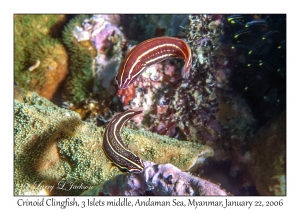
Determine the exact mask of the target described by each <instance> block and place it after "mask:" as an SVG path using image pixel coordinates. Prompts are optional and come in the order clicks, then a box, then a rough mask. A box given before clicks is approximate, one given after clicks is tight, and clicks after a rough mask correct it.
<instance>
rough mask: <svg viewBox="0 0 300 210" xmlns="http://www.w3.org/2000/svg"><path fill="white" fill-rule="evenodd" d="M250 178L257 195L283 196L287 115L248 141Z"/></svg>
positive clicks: (272, 122)
mask: <svg viewBox="0 0 300 210" xmlns="http://www.w3.org/2000/svg"><path fill="white" fill-rule="evenodd" d="M248 156H250V157H248V158H249V159H250V161H249V164H248V167H249V174H250V176H251V178H252V180H253V182H254V185H255V187H256V189H257V190H258V191H259V193H260V195H268V196H270V195H286V112H285V111H284V112H282V113H281V114H279V115H278V116H276V117H274V118H273V119H272V120H270V121H269V122H268V123H266V124H265V125H264V126H262V127H261V128H260V129H259V130H258V131H257V132H256V134H255V136H253V137H252V138H251V150H250V154H248Z"/></svg>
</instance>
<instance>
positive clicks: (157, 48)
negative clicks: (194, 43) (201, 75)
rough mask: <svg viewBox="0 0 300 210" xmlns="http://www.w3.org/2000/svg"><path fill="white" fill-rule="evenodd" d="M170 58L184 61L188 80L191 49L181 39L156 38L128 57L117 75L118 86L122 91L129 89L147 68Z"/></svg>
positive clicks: (145, 42)
mask: <svg viewBox="0 0 300 210" xmlns="http://www.w3.org/2000/svg"><path fill="white" fill-rule="evenodd" d="M170 57H178V58H182V59H184V61H185V65H184V67H183V69H182V76H183V78H185V79H187V78H188V77H189V72H190V68H191V65H192V56H191V49H190V47H189V46H188V45H187V44H186V43H185V42H184V41H183V40H182V39H179V38H175V37H156V38H153V39H149V40H146V41H144V42H142V43H140V44H139V45H137V46H136V47H134V48H133V49H131V50H130V52H129V53H128V54H127V55H126V57H125V59H124V60H123V62H122V63H121V65H120V67H119V70H118V73H117V75H116V81H117V84H118V86H119V87H120V88H122V89H125V88H127V87H128V86H129V85H130V84H132V83H133V82H134V81H135V80H136V79H137V77H138V76H139V75H140V74H141V73H142V72H143V71H144V69H145V68H146V67H148V66H150V65H152V64H155V63H158V62H161V61H163V60H166V59H168V58H170Z"/></svg>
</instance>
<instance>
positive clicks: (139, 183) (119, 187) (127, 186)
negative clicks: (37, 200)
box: [82, 161, 227, 196]
mask: <svg viewBox="0 0 300 210" xmlns="http://www.w3.org/2000/svg"><path fill="white" fill-rule="evenodd" d="M144 165H145V170H144V171H143V173H139V174H120V175H118V176H116V177H115V178H113V179H111V180H109V181H107V182H105V183H104V185H103V186H97V187H95V188H93V189H90V190H87V191H85V192H84V193H83V194H82V195H149V194H151V195H162V196H170V195H172V196H174V195H187V196H193V195H194V196H197V195H227V193H226V192H225V191H224V190H222V189H221V188H220V187H219V186H218V185H216V184H213V183H211V182H209V181H207V180H204V179H201V178H199V177H195V176H192V175H190V174H189V173H186V172H183V171H181V170H179V169H178V168H176V167H175V166H174V165H172V164H160V165H158V164H154V163H152V162H149V161H144Z"/></svg>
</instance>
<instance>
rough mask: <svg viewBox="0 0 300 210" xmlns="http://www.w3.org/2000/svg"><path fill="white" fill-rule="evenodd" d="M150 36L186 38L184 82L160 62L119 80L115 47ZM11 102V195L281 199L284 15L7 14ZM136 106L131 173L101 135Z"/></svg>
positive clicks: (129, 138) (129, 130)
mask: <svg viewBox="0 0 300 210" xmlns="http://www.w3.org/2000/svg"><path fill="white" fill-rule="evenodd" d="M161 36H166V37H177V38H180V39H182V40H184V41H185V42H186V43H187V44H188V45H189V47H190V49H191V55H192V67H191V69H190V75H189V78H188V79H184V78H183V77H182V75H181V70H182V68H183V66H184V60H183V59H178V58H170V59H167V60H165V61H162V62H159V63H156V64H153V65H151V66H149V67H148V68H147V69H145V70H144V71H143V72H142V73H141V75H140V76H139V77H138V78H137V79H136V80H135V81H134V82H133V83H132V84H131V85H130V86H129V87H128V88H126V89H121V88H119V87H118V85H117V83H116V81H115V76H116V74H117V71H118V69H119V67H120V65H121V62H122V60H123V59H124V58H125V56H126V54H127V53H128V52H130V50H131V49H134V46H136V45H138V44H139V43H141V42H143V41H145V40H147V39H150V38H153V37H161ZM14 99H15V100H14V140H15V144H14V193H15V195H41V194H43V195H80V194H84V195H227V194H228V195H229V194H230V195H286V111H285V110H286V15H285V14H243V15H237V14H225V15H224V14H223V15H222V14H220V15H217V14H213V15H204V14H199V15H196V14H195V15H188V14H173V15H172V14H168V15H164V14H160V15H155V14H151V15H142V14H134V15H129V14H122V15H117V14H115V15H113V14H110V15H104V14H101V15H83V14H81V15H75V14H74V15H71V14H68V15H50V14H47V15H24V14H16V15H14ZM138 107H141V108H142V109H143V114H142V115H140V116H139V117H138V118H134V119H133V120H132V121H129V122H128V123H127V124H125V126H124V128H123V130H122V132H121V133H122V137H123V139H124V141H125V145H126V147H127V148H128V149H129V150H130V151H132V152H134V153H135V154H136V155H138V156H139V157H140V158H141V159H142V160H144V165H145V170H144V172H143V173H140V174H135V173H127V172H125V171H122V170H120V169H119V168H118V167H117V166H116V164H114V163H112V161H111V160H109V158H108V157H107V156H106V154H105V153H104V151H103V142H102V141H103V136H104V133H105V129H106V128H107V125H108V123H109V122H110V121H111V120H112V118H113V117H114V116H116V115H115V114H116V113H123V112H125V111H126V110H130V109H136V108H138ZM132 183H134V184H132ZM178 183H180V184H178ZM49 186H56V188H55V189H54V188H53V189H52V188H51V187H49ZM75 186H76V187H75ZM66 189H70V190H66Z"/></svg>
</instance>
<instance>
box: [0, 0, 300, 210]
mask: <svg viewBox="0 0 300 210" xmlns="http://www.w3.org/2000/svg"><path fill="white" fill-rule="evenodd" d="M103 2H104V1H103V0H102V1H101V0H99V1H61V0H59V1H58V0H52V1H36V0H34V1H33V0H23V1H22V0H17V1H16V0H13V1H12V0H10V1H1V3H0V10H1V13H0V14H1V16H0V17H1V33H0V34H1V35H0V42H1V44H0V46H1V50H0V52H1V63H2V65H1V67H2V68H1V70H0V74H1V77H0V78H1V83H0V90H1V103H0V104H1V111H2V112H1V121H0V122H1V134H2V135H1V139H0V141H1V149H2V151H1V152H0V155H1V156H0V160H1V170H0V171H1V173H0V174H1V182H0V193H1V194H0V196H1V197H2V198H1V201H0V205H1V206H2V207H18V206H17V200H18V199H20V198H19V197H13V117H12V116H13V14H14V13H57V14H59V13H69V14H77V13H142V14H143V13H145V14H147V13H287V56H288V58H287V69H288V71H287V91H288V92H287V105H288V106H287V126H288V127H287V166H288V167H287V169H288V170H287V196H286V197H263V196H261V197H234V198H231V197H230V199H233V200H262V201H264V202H265V201H268V200H276V199H277V200H279V199H281V198H282V199H283V201H284V208H286V207H296V206H298V207H296V209H297V208H299V202H297V201H298V200H299V196H297V195H298V194H299V193H297V192H298V190H299V187H300V185H299V180H298V179H297V178H298V177H299V174H300V170H299V165H300V164H299V159H300V157H299V154H300V153H299V151H298V150H297V149H299V141H300V138H299V137H298V136H299V133H298V132H297V131H298V130H299V119H298V117H300V116H299V110H300V106H299V105H300V104H299V96H300V94H299V92H300V87H299V85H298V84H299V79H300V74H299V72H300V68H299V63H297V61H299V60H300V57H299V55H300V48H299V47H300V46H299V39H300V38H299V34H300V33H299V32H300V30H299V20H300V19H299V13H298V8H299V6H298V5H296V3H295V4H294V3H293V2H296V1H289V2H288V1H271V0H265V1H261V0H260V1H257V0H255V1H254V0H250V1H242V0H230V1H226V0H223V1H222V0H220V1H216V0H210V1H208V0H198V1H187V0H185V1H162V0H151V1H142V0H138V1H137V0H134V1H125V0H124V1H121V0H112V1H105V3H103ZM297 137H298V138H297ZM31 198H32V197H29V198H28V199H31ZM56 198H57V199H62V200H63V199H65V198H66V197H56ZM89 198H91V197H89ZM179 198H180V199H183V200H186V199H187V198H185V197H179ZM226 198H228V197H226ZM25 199H26V197H25ZM76 199H77V200H78V201H79V202H80V201H82V200H85V199H87V198H83V197H77V198H76ZM97 199H98V198H97ZM101 199H103V200H108V199H110V198H107V197H102V198H101ZM131 199H134V198H131ZM153 199H155V200H166V199H174V197H155V198H153ZM198 199H203V200H220V199H225V198H221V197H205V198H200V197H198ZM32 208H33V207H22V209H32ZM45 208H46V207H45ZM56 208H57V209H58V207H56ZM96 208H100V207H96ZM140 208H141V207H139V209H140ZM142 208H147V207H142ZM151 208H153V207H151ZM171 208H174V207H171ZM211 208H213V207H209V209H211ZM215 208H220V207H215ZM244 208H245V207H244ZM264 208H266V207H264ZM67 209H78V207H74V208H72V207H67ZM94 209H95V208H94ZM111 209H120V207H115V208H111ZM122 209H132V208H129V207H122ZM136 209H137V208H136ZM186 209H194V208H186ZM260 209H261V208H260ZM294 209H295V208H294Z"/></svg>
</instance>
